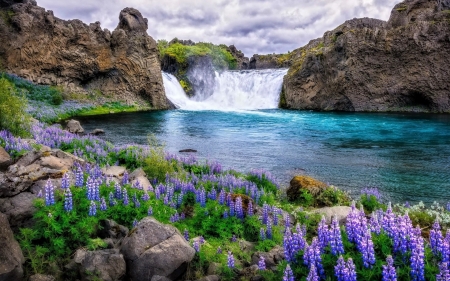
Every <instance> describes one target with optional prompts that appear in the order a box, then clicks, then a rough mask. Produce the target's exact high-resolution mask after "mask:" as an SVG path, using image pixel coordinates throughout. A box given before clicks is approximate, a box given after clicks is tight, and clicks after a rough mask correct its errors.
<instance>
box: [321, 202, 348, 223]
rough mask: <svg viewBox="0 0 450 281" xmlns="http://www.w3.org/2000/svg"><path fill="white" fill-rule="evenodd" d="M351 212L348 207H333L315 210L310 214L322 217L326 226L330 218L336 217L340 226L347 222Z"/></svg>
mask: <svg viewBox="0 0 450 281" xmlns="http://www.w3.org/2000/svg"><path fill="white" fill-rule="evenodd" d="M351 210H352V208H351V207H348V206H334V207H324V208H320V209H316V210H313V211H312V212H313V213H318V214H321V215H324V216H325V219H326V220H327V223H328V224H330V223H331V218H332V217H333V216H334V215H336V216H337V219H338V221H339V223H340V224H341V225H342V224H344V223H345V222H346V221H347V216H348V214H349V213H350V211H351Z"/></svg>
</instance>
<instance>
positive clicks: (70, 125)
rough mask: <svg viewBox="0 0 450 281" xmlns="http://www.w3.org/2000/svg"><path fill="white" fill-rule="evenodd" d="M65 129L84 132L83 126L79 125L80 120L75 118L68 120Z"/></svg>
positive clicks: (79, 132) (74, 132)
mask: <svg viewBox="0 0 450 281" xmlns="http://www.w3.org/2000/svg"><path fill="white" fill-rule="evenodd" d="M66 130H67V131H69V132H70V133H73V134H82V133H84V129H83V127H81V124H80V121H77V120H73V119H71V120H69V121H68V122H67V125H66Z"/></svg>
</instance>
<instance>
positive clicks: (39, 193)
mask: <svg viewBox="0 0 450 281" xmlns="http://www.w3.org/2000/svg"><path fill="white" fill-rule="evenodd" d="M42 196H43V195H42V189H41V190H39V192H38V195H37V197H38V198H42Z"/></svg>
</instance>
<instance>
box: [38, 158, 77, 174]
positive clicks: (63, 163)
mask: <svg viewBox="0 0 450 281" xmlns="http://www.w3.org/2000/svg"><path fill="white" fill-rule="evenodd" d="M40 164H41V166H43V167H47V168H50V169H55V170H69V168H70V167H72V165H73V160H72V159H70V158H65V159H64V158H63V159H60V158H57V157H55V156H52V155H50V156H47V157H42V158H41V162H40Z"/></svg>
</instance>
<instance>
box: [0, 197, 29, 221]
mask: <svg viewBox="0 0 450 281" xmlns="http://www.w3.org/2000/svg"><path fill="white" fill-rule="evenodd" d="M35 198H37V196H36V195H35V194H32V193H31V192H22V193H19V194H18V195H16V196H14V197H8V198H0V212H2V213H4V214H5V215H6V217H7V218H8V221H9V223H10V225H11V227H12V228H13V229H17V228H19V227H28V226H31V225H32V222H33V214H34V212H35V211H36V208H35V207H34V205H33V200H34V199H35Z"/></svg>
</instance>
